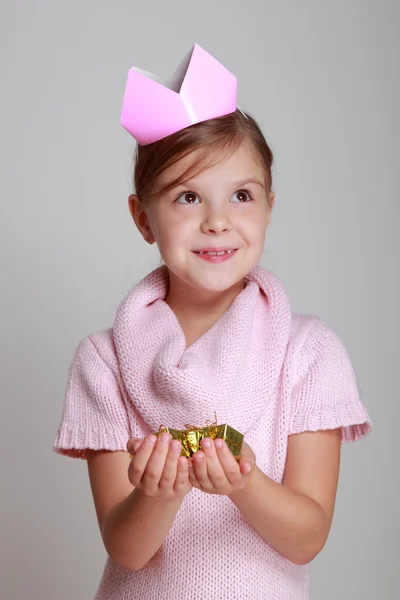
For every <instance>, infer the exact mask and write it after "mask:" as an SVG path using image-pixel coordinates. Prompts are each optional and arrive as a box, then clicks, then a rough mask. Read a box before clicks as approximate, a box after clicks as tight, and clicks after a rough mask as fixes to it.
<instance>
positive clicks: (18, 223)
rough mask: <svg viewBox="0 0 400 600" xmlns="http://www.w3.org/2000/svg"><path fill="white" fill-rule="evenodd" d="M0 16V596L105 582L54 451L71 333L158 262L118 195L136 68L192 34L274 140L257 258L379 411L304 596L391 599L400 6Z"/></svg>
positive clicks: (157, 63) (46, 4) (345, 478)
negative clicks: (330, 339) (349, 365)
mask: <svg viewBox="0 0 400 600" xmlns="http://www.w3.org/2000/svg"><path fill="white" fill-rule="evenodd" d="M0 22H1V29H2V31H1V33H2V35H1V40H2V42H1V43H2V45H3V46H4V48H3V52H2V53H1V62H2V65H1V67H2V77H1V81H2V95H1V103H2V108H1V111H0V112H1V121H2V123H1V125H2V135H1V142H2V144H1V145H2V159H1V161H0V162H1V169H2V172H3V174H2V176H1V191H2V199H1V215H0V216H1V219H0V222H1V232H0V233H1V239H0V244H1V254H0V256H1V265H2V282H1V283H2V285H1V290H2V291H1V296H0V297H1V313H0V314H1V321H2V322H1V332H2V333H1V363H0V364H1V385H2V412H1V415H2V418H1V425H2V434H1V442H2V447H3V451H2V453H1V455H2V459H1V460H2V486H1V488H2V492H1V494H0V503H1V509H0V515H1V534H2V535H1V560H0V569H1V573H0V586H1V598H2V599H3V598H4V599H7V600H23V599H25V598H29V599H30V600H44V599H46V600H47V599H49V600H50V599H51V600H56V599H57V600H72V599H73V600H88V599H90V598H92V597H93V595H94V592H95V589H96V588H97V584H98V581H99V578H100V575H101V570H102V567H103V561H104V559H105V552H104V550H103V547H102V543H101V539H100V534H99V532H98V529H97V523H96V518H95V513H94V508H93V504H92V498H91V493H90V489H89V484H88V478H87V469H86V464H85V463H84V462H80V461H74V460H72V459H67V458H63V457H60V456H57V455H55V454H53V453H52V444H53V440H54V437H55V433H56V429H57V426H58V423H59V419H60V416H61V409H62V402H63V395H64V389H65V384H66V377H67V370H68V366H69V362H70V360H71V357H72V353H73V351H74V349H75V347H76V346H77V344H78V342H79V340H80V339H81V338H82V337H84V336H85V335H87V334H89V333H90V332H93V331H96V330H98V329H102V328H104V327H107V326H109V325H110V324H111V323H112V320H113V316H114V312H115V309H116V307H117V305H118V303H119V302H120V301H121V299H122V298H123V296H124V295H125V294H126V293H127V292H128V290H129V289H130V288H131V286H132V285H133V284H134V283H135V282H136V281H137V280H138V278H139V277H141V276H143V275H144V274H145V273H146V272H147V271H148V270H150V269H151V268H154V267H156V266H157V265H158V264H159V256H158V253H157V250H156V248H154V247H152V248H150V247H148V246H147V245H146V244H145V243H144V242H143V241H142V240H141V239H140V237H139V234H138V233H137V231H136V229H135V227H134V224H133V222H132V220H131V219H130V216H129V213H128V208H127V196H128V194H129V192H130V191H131V170H132V166H131V155H132V150H133V148H134V144H133V140H132V139H131V138H130V136H129V135H128V134H127V132H126V131H125V130H124V129H122V127H120V125H119V117H120V110H121V103H122V97H123V92H124V86H125V80H126V75H127V70H128V68H129V67H130V66H131V65H132V64H135V65H137V66H140V67H142V68H144V69H147V70H150V71H155V72H167V73H168V72H169V71H171V70H173V69H174V68H175V66H176V65H177V64H178V62H179V61H180V59H181V57H182V56H183V54H185V53H186V52H187V51H188V50H189V49H190V48H191V46H192V44H193V43H194V42H195V41H196V42H198V43H199V44H200V45H202V46H203V47H204V48H206V49H207V50H208V51H209V52H211V53H212V54H214V55H215V56H216V57H217V58H218V59H219V60H220V61H221V62H222V63H224V64H225V65H226V66H227V67H228V68H229V69H230V70H232V71H233V72H234V73H235V74H236V75H237V76H238V81H239V97H238V103H239V105H240V106H241V107H242V108H243V109H245V110H248V111H249V112H250V113H252V114H253V115H254V116H255V117H256V118H257V119H258V120H259V122H260V124H261V125H262V127H263V130H264V132H265V135H266V137H267V139H268V141H269V143H270V144H271V146H272V149H273V150H274V152H275V158H276V163H275V170H274V188H275V191H276V206H275V209H274V214H273V221H272V225H271V228H270V230H269V232H268V236H267V244H266V253H265V256H264V257H263V264H264V266H266V267H268V268H270V269H271V270H272V271H273V272H274V273H275V274H277V275H278V276H279V277H280V279H281V280H282V282H283V283H284V285H285V286H286V289H287V292H288V294H289V296H290V299H291V302H292V306H293V309H294V310H295V311H299V312H307V313H314V314H317V315H319V316H320V317H322V318H323V319H325V320H327V321H328V322H329V324H330V325H331V326H332V327H333V328H334V329H335V330H336V331H337V332H338V333H339V335H340V336H341V338H342V340H343V342H344V343H345V345H346V347H347V349H348V351H349V354H350V356H351V358H352V361H353V365H354V369H355V371H356V374H357V378H358V382H359V387H360V388H361V394H362V399H363V401H364V402H365V404H366V405H367V407H368V409H369V411H370V413H371V416H372V418H373V421H374V431H373V434H372V435H371V436H370V437H369V438H367V439H366V440H364V441H362V442H360V443H357V444H354V445H352V446H349V447H345V448H344V451H343V460H342V470H341V478H340V485H339V492H338V499H337V508H336V513H335V518H334V523H333V529H332V532H331V535H330V538H329V541H328V544H327V546H326V548H325V549H324V551H323V553H322V554H321V555H320V556H319V557H317V559H316V560H315V561H314V563H313V565H312V598H313V600H317V599H323V600H337V599H338V598H341V599H343V600H353V599H358V598H360V599H363V600H365V599H371V600H372V599H376V598H378V597H379V598H383V599H384V600H390V599H392V598H395V597H396V598H398V595H397V593H398V589H396V588H398V585H396V583H397V581H398V577H397V572H398V570H399V562H400V561H399V550H398V548H399V533H400V532H399V517H398V512H399V511H398V508H399V501H398V487H399V486H398V483H399V475H398V474H399V466H398V452H397V449H398V445H397V440H396V434H397V428H398V421H399V396H398V368H399V364H400V361H399V358H400V356H399V344H398V337H399V333H400V331H399V318H398V312H397V308H398V304H399V293H398V283H399V282H398V260H399V246H398V235H397V234H398V227H399V217H400V214H399V193H398V189H399V188H398V180H397V176H398V173H399V159H400V156H399V141H398V140H399V134H400V131H399V115H398V107H399V106H400V93H399V92H400V90H399V25H400V9H399V3H398V2H395V1H393V2H390V1H383V0H376V1H368V0H365V1H362V0H359V1H355V0H335V1H334V2H332V0H330V1H327V0H320V1H314V2H312V1H310V0H308V1H305V0H303V1H302V2H300V1H295V0H292V1H282V0H281V1H280V2H276V1H269V0H268V1H267V0H259V1H258V2H256V1H248V2H238V1H233V0H224V1H222V0H220V1H214V2H211V1H208V2H205V1H204V0H197V2H193V1H189V0H187V1H185V2H181V1H178V0H171V2H166V1H161V0H157V2H154V1H153V2H136V1H133V0H131V1H127V0H125V1H120V2H117V1H116V2H106V1H102V2H99V1H94V0H90V1H82V0H80V1H78V0H74V1H70V2H60V1H56V0H47V1H44V0H42V1H32V2H28V1H19V2H17V3H13V4H12V3H9V2H4V1H3V2H2V3H1V9H0ZM10 159H11V160H10Z"/></svg>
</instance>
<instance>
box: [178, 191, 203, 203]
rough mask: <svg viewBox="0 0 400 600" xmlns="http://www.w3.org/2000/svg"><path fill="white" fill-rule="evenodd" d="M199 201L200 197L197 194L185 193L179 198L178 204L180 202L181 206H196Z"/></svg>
mask: <svg viewBox="0 0 400 600" xmlns="http://www.w3.org/2000/svg"><path fill="white" fill-rule="evenodd" d="M198 199H199V197H198V196H197V195H196V194H193V192H183V194H181V195H180V196H178V198H177V199H176V202H179V203H180V204H195V203H196V200H198Z"/></svg>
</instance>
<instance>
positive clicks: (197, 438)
mask: <svg viewBox="0 0 400 600" xmlns="http://www.w3.org/2000/svg"><path fill="white" fill-rule="evenodd" d="M185 428H186V429H184V430H180V429H171V428H169V427H165V426H164V425H160V428H159V430H158V431H157V432H156V433H155V435H160V434H161V433H164V432H167V433H169V434H170V435H171V436H172V439H174V440H179V441H180V443H181V444H182V450H181V456H186V457H190V456H192V455H193V454H194V453H195V452H197V451H198V450H201V444H200V442H201V440H202V439H203V438H205V437H207V438H211V439H212V440H215V439H216V438H221V439H223V440H225V442H226V444H227V446H228V448H229V450H230V451H231V452H232V454H233V456H234V457H235V459H236V460H239V459H240V452H241V450H242V444H243V434H242V433H240V432H239V431H236V429H233V427H230V426H229V425H226V424H224V425H217V420H215V422H214V423H209V422H208V421H207V425H206V427H194V426H192V425H185Z"/></svg>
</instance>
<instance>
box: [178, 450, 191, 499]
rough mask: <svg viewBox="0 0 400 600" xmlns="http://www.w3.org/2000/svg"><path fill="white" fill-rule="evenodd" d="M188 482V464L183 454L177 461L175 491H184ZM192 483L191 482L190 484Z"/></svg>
mask: <svg viewBox="0 0 400 600" xmlns="http://www.w3.org/2000/svg"><path fill="white" fill-rule="evenodd" d="M188 482H189V465H188V459H187V458H186V457H185V456H180V457H179V459H178V462H177V469H176V478H175V484H174V490H175V492H177V493H178V494H179V493H182V494H183V493H184V491H185V490H186V488H187V485H188ZM192 485H193V484H192Z"/></svg>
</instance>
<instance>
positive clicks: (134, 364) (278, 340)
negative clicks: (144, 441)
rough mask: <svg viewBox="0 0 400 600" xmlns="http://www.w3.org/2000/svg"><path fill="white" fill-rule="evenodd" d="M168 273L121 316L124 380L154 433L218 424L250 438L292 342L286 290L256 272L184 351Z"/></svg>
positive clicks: (144, 285) (138, 291) (158, 273)
mask: <svg viewBox="0 0 400 600" xmlns="http://www.w3.org/2000/svg"><path fill="white" fill-rule="evenodd" d="M167 289H168V271H167V268H166V267H165V266H162V267H158V268H157V269H155V270H154V271H152V272H151V273H149V274H148V275H146V277H144V278H143V279H142V280H141V281H140V282H139V283H138V284H137V285H135V287H134V288H133V289H132V290H131V291H130V292H129V294H128V295H127V296H126V298H125V299H124V300H123V302H122V303H121V305H120V306H119V308H118V310H117V314H116V317H115V322H114V328H113V335H114V343H115V347H116V352H117V357H118V362H119V366H120V371H121V376H122V380H123V384H124V386H125V389H126V391H127V393H128V395H129V398H130V400H131V401H132V402H133V404H134V406H135V408H136V410H137V411H138V413H139V414H140V416H141V418H142V419H143V420H144V422H145V424H146V425H147V427H148V429H149V430H150V431H156V430H158V428H159V426H160V425H161V424H163V425H167V426H169V427H172V428H175V429H182V428H183V427H184V425H185V424H186V423H192V424H193V425H197V426H199V427H200V426H203V425H205V422H206V420H207V419H213V417H214V412H216V415H217V419H218V423H226V422H227V423H228V424H230V425H231V426H232V427H235V428H237V429H239V430H240V431H242V433H246V432H247V431H249V430H250V429H251V428H252V427H253V426H254V425H255V424H256V423H257V421H258V419H259V417H260V415H261V413H262V412H263V410H265V403H266V402H268V399H269V398H270V396H271V395H272V394H274V393H275V392H276V386H277V384H278V381H279V377H280V373H281V370H282V365H283V360H284V357H285V353H286V347H287V343H288V339H289V333H290V325H291V311H290V306H289V302H288V299H287V296H286V294H285V291H284V289H283V287H282V285H281V283H280V282H279V281H278V279H277V278H276V277H275V276H274V275H272V274H271V273H270V272H269V271H267V270H266V269H264V268H263V267H261V266H257V267H255V268H254V269H252V271H250V273H249V274H248V275H247V276H246V281H245V287H244V289H243V290H242V291H241V292H240V293H239V294H238V295H237V296H236V298H235V299H234V301H233V303H232V304H231V306H230V307H229V308H228V310H227V311H226V312H225V313H224V314H223V315H222V317H220V318H219V319H218V321H216V323H214V325H213V326H212V327H211V328H210V329H209V330H208V331H206V332H205V333H204V334H203V335H202V336H201V337H200V338H199V339H198V340H196V341H195V342H194V343H193V344H192V345H191V346H189V347H188V348H186V339H185V335H184V332H183V331H182V328H181V326H180V324H179V322H178V320H177V318H176V316H175V314H174V312H173V311H172V309H171V308H170V307H169V305H168V304H167V303H166V302H165V297H166V295H167Z"/></svg>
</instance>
